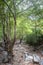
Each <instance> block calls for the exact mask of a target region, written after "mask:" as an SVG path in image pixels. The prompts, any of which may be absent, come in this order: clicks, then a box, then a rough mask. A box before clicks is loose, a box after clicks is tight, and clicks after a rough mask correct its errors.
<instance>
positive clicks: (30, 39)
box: [26, 33, 43, 46]
mask: <svg viewBox="0 0 43 65" xmlns="http://www.w3.org/2000/svg"><path fill="white" fill-rule="evenodd" d="M42 41H43V35H41V34H40V35H36V34H33V33H32V34H29V35H26V43H27V44H29V45H32V46H38V45H40V43H41V42H42Z"/></svg>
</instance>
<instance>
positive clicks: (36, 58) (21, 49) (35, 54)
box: [0, 44, 43, 65]
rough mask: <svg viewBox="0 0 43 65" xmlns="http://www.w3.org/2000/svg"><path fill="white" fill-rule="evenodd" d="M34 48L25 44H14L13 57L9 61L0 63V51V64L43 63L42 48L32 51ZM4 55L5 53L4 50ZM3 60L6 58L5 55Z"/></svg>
mask: <svg viewBox="0 0 43 65" xmlns="http://www.w3.org/2000/svg"><path fill="white" fill-rule="evenodd" d="M33 50H34V48H33V47H32V46H28V45H26V44H15V45H14V47H13V55H14V57H13V59H12V62H10V63H1V61H2V60H1V59H3V58H2V57H1V56H3V55H4V54H3V55H2V54H1V53H0V65H43V49H39V50H37V51H33ZM4 53H5V56H7V53H6V52H5V51H4ZM5 59H6V60H5V61H7V58H6V57H5Z"/></svg>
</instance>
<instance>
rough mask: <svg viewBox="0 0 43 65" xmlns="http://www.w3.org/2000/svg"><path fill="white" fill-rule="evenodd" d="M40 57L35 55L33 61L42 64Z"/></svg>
mask: <svg viewBox="0 0 43 65" xmlns="http://www.w3.org/2000/svg"><path fill="white" fill-rule="evenodd" d="M40 60H41V59H40V57H39V56H38V55H37V54H33V61H34V62H35V63H39V62H40Z"/></svg>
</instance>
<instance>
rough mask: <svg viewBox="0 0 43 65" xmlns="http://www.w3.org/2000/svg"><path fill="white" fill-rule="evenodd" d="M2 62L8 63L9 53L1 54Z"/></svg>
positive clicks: (0, 59) (0, 60)
mask: <svg viewBox="0 0 43 65" xmlns="http://www.w3.org/2000/svg"><path fill="white" fill-rule="evenodd" d="M0 62H8V53H7V51H2V52H1V53H0Z"/></svg>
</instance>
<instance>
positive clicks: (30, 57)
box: [25, 53, 33, 62]
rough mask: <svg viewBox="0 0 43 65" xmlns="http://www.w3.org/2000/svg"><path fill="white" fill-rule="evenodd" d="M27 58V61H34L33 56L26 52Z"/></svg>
mask: <svg viewBox="0 0 43 65" xmlns="http://www.w3.org/2000/svg"><path fill="white" fill-rule="evenodd" d="M25 60H26V61H29V62H32V61H33V56H31V55H28V54H27V53H26V54H25Z"/></svg>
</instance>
